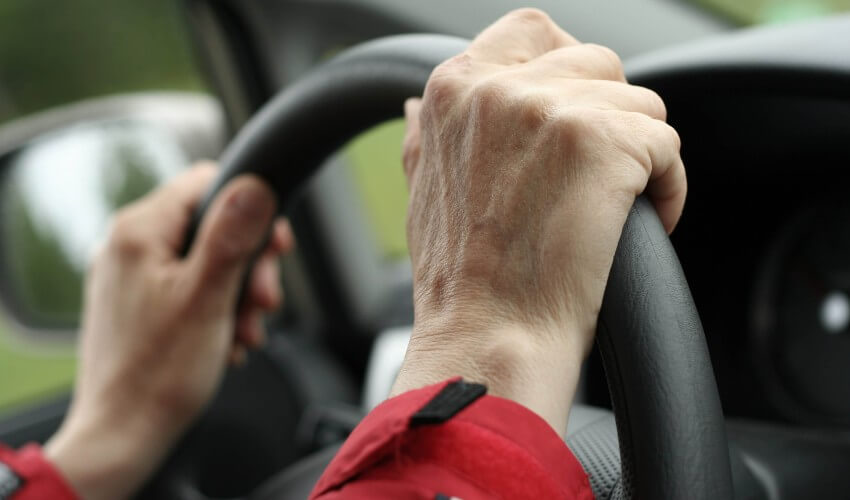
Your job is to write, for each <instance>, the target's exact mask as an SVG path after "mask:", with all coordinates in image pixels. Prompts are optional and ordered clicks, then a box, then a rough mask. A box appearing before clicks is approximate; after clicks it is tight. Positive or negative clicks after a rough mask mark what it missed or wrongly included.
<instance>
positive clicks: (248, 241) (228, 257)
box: [188, 175, 275, 311]
mask: <svg viewBox="0 0 850 500" xmlns="http://www.w3.org/2000/svg"><path fill="white" fill-rule="evenodd" d="M274 213H275V197H274V194H273V193H272V191H271V189H270V188H269V187H268V185H267V184H266V183H265V182H264V181H262V180H261V179H260V178H258V177H256V176H252V175H243V176H239V177H237V178H235V179H234V180H232V181H231V182H230V183H229V184H228V185H227V186H225V188H224V189H223V190H222V191H221V193H219V195H218V196H217V197H216V199H215V201H214V202H213V203H212V205H211V206H210V209H209V211H208V212H207V214H206V216H205V217H204V220H203V221H202V222H201V227H200V229H199V231H198V238H197V240H196V241H195V243H194V244H193V245H192V250H191V253H190V254H189V258H188V268H189V269H188V272H189V273H190V274H192V276H191V280H190V281H191V282H192V284H193V287H195V290H197V291H198V292H200V294H201V295H203V296H204V298H205V302H207V303H208V304H209V305H210V306H211V307H215V308H225V310H227V311H233V310H235V307H236V300H237V295H238V293H239V286H240V284H241V283H242V278H243V276H244V275H245V273H246V272H247V266H248V264H249V262H250V260H251V257H252V256H253V255H254V254H255V253H256V252H257V250H258V249H259V248H260V246H261V245H262V244H263V242H264V241H265V237H266V233H267V232H268V230H269V226H270V224H271V222H272V217H273V216H274Z"/></svg>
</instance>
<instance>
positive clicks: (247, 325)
mask: <svg viewBox="0 0 850 500" xmlns="http://www.w3.org/2000/svg"><path fill="white" fill-rule="evenodd" d="M235 341H236V344H238V345H242V346H244V347H245V348H247V349H257V348H259V347H261V346H262V345H263V344H265V342H266V329H265V326H264V325H263V313H262V311H261V310H260V309H258V308H256V307H253V306H244V307H243V308H242V309H241V310H240V312H239V314H238V316H237V318H236V333H235Z"/></svg>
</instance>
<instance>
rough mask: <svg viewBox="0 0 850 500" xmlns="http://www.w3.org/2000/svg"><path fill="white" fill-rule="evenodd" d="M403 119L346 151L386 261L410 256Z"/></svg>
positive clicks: (368, 134)
mask: <svg viewBox="0 0 850 500" xmlns="http://www.w3.org/2000/svg"><path fill="white" fill-rule="evenodd" d="M404 129H405V124H404V120H393V121H390V122H386V123H384V124H382V125H379V126H377V127H375V128H373V129H372V130H370V131H368V132H366V133H364V134H361V135H360V136H359V137H357V138H356V139H355V140H354V141H352V142H351V143H350V144H349V145H348V146H347V147H346V148H345V150H344V151H343V155H344V157H345V159H346V160H347V161H346V164H347V165H348V168H349V169H350V171H351V173H352V178H353V179H354V182H355V185H356V189H357V191H358V192H359V193H360V198H361V199H362V202H363V205H364V208H365V210H366V215H367V217H368V219H369V221H370V222H371V223H372V231H373V233H374V234H375V236H376V237H377V238H378V248H380V249H381V251H382V252H383V254H384V257H386V258H387V259H401V258H406V257H407V237H406V233H405V222H406V220H407V183H406V181H405V179H404V171H403V170H402V166H401V143H402V140H403V139H404Z"/></svg>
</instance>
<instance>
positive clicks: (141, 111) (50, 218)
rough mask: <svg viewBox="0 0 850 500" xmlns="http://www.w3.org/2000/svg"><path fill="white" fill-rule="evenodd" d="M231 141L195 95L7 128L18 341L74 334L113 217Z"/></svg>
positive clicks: (0, 196) (4, 174)
mask: <svg viewBox="0 0 850 500" xmlns="http://www.w3.org/2000/svg"><path fill="white" fill-rule="evenodd" d="M224 139H225V130H224V119H223V114H222V111H221V109H220V107H219V105H218V104H217V102H216V101H215V100H214V99H212V98H210V97H208V96H205V95H201V94H190V93H151V94H134V95H121V96H115V97H107V98H101V99H93V100H89V101H84V102H81V103H77V104H73V105H70V106H66V107H63V108H58V109H55V110H50V111H47V112H44V113H39V114H37V115H34V116H31V117H27V118H23V119H20V120H16V121H14V122H11V123H10V124H7V125H4V126H3V127H0V305H2V307H3V309H5V310H6V312H7V317H9V318H11V319H12V320H14V322H16V323H18V325H17V326H19V327H20V328H15V329H14V330H17V331H19V332H24V333H38V334H50V336H51V337H55V336H56V334H62V333H65V334H67V333H69V332H73V331H74V330H75V329H76V327H77V326H78V324H79V316H80V311H81V305H82V284H83V276H84V274H85V271H86V269H87V268H88V265H89V263H90V260H91V258H92V257H93V255H94V252H95V250H96V248H97V246H98V245H99V244H100V241H102V239H103V238H104V236H105V233H106V231H107V228H108V224H109V220H110V218H111V216H112V214H113V213H114V212H115V211H116V210H117V209H118V208H120V207H121V206H123V205H124V204H126V203H129V202H131V201H133V200H135V199H137V198H138V197H140V196H142V195H144V194H145V193H147V192H148V191H149V190H151V189H152V188H154V187H156V186H157V185H159V184H161V183H162V182H164V181H166V180H168V179H169V178H171V177H172V176H174V175H175V174H177V173H179V172H180V171H182V170H183V169H185V168H186V167H187V166H188V165H190V164H191V163H192V162H194V161H198V160H200V159H205V158H216V157H217V156H218V154H219V153H220V151H221V149H222V147H223V145H224Z"/></svg>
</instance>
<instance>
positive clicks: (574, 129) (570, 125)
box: [553, 106, 600, 149]
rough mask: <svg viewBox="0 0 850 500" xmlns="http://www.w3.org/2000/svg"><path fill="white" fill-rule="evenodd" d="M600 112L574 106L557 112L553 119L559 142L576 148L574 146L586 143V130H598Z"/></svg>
mask: <svg viewBox="0 0 850 500" xmlns="http://www.w3.org/2000/svg"><path fill="white" fill-rule="evenodd" d="M599 120H600V114H599V113H597V112H596V111H595V110H593V109H591V108H584V107H579V106H574V107H570V108H568V109H566V110H565V111H563V112H561V113H559V114H558V116H557V119H555V120H553V123H554V126H555V127H556V129H557V136H558V140H559V142H560V143H561V144H563V145H565V146H567V147H569V148H570V149H576V148H575V146H576V145H578V144H581V143H587V142H589V141H586V140H585V139H588V138H589V134H588V131H594V130H598V128H599V127H598V122H599Z"/></svg>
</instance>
